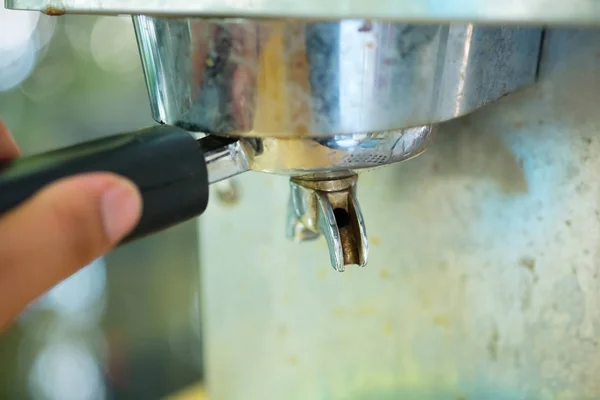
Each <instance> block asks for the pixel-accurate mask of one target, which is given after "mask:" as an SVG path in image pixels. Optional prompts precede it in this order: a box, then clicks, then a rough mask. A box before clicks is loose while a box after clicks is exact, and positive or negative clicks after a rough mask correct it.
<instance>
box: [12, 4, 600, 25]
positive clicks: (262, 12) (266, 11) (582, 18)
mask: <svg viewBox="0 0 600 400" xmlns="http://www.w3.org/2000/svg"><path fill="white" fill-rule="evenodd" d="M5 3H6V7H7V8H15V9H27V10H42V11H44V12H47V13H49V14H60V13H64V12H67V13H98V14H135V15H139V14H154V15H196V16H209V17H213V16H236V17H246V18H248V17H258V18H262V17H281V18H299V17H301V18H335V19H343V18H356V17H361V18H383V19H397V20H403V21H415V22H424V21H427V22H446V21H450V20H451V21H477V22H487V23H489V22H512V23H514V22H521V23H523V22H524V23H531V22H536V23H555V24H556V23H562V24H571V25H572V24H586V23H594V22H595V23H597V22H600V2H598V0H569V1H565V0H505V1H498V0H428V1H423V0H370V1H365V0H329V1H321V0H303V1H296V0H253V1H240V0H203V1H190V0H94V1H90V0H5Z"/></svg>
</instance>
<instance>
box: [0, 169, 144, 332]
mask: <svg viewBox="0 0 600 400" xmlns="http://www.w3.org/2000/svg"><path fill="white" fill-rule="evenodd" d="M140 214H141V197H140V194H139V192H138V191H137V189H136V187H135V186H134V185H133V184H131V183H130V182H129V181H126V180H124V179H122V178H120V177H118V176H116V175H112V174H108V173H95V174H87V175H81V176H78V177H73V178H67V179H64V180H61V181H59V182H57V183H54V184H52V185H50V186H49V187H47V188H46V189H44V190H42V191H41V192H40V193H38V194H37V195H36V196H34V197H33V198H32V199H30V200H29V201H27V203H26V204H24V205H23V206H21V207H19V208H18V209H16V210H14V211H11V212H9V214H7V215H5V216H3V217H2V218H0V331H2V327H3V326H6V324H7V323H8V322H10V321H11V320H12V319H13V318H14V317H15V316H16V315H18V313H19V312H20V311H21V310H22V309H23V308H24V307H25V306H26V305H27V304H28V303H29V302H31V301H32V300H34V299H35V298H37V297H38V296H39V295H41V294H42V293H44V292H45V291H47V290H48V289H49V288H51V287H52V286H53V285H54V284H56V283H57V282H59V281H60V280H63V279H65V278H67V277H68V276H69V275H71V274H72V273H74V272H75V271H77V270H78V269H79V268H81V267H82V266H84V265H87V264H89V263H90V262H91V261H93V260H94V259H96V258H97V257H99V256H100V255H102V254H104V253H105V252H106V251H108V250H110V249H111V248H112V247H113V246H114V245H115V244H116V243H118V242H119V241H120V240H121V239H122V238H123V237H124V236H125V235H127V233H129V232H130V231H131V230H132V229H133V228H134V226H135V225H136V224H137V221H138V220H139V218H140Z"/></svg>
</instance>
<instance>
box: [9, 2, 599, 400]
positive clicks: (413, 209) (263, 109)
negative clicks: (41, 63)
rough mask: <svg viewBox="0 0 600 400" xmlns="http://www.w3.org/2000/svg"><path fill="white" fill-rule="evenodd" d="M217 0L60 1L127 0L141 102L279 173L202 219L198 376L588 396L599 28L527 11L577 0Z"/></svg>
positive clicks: (246, 387)
mask: <svg viewBox="0 0 600 400" xmlns="http://www.w3.org/2000/svg"><path fill="white" fill-rule="evenodd" d="M218 3H219V4H217V2H202V3H198V2H179V1H177V0H173V1H171V2H169V1H156V2H145V3H144V4H142V2H136V1H131V2H127V3H123V2H113V1H111V0H106V1H104V2H100V3H98V2H93V3H92V2H87V1H84V0H69V1H66V2H63V3H61V8H60V9H59V11H60V12H63V11H65V12H71V11H72V12H92V13H93V12H97V13H106V12H107V11H108V12H112V11H119V12H130V13H132V14H135V15H136V16H134V17H133V21H134V27H135V31H136V35H137V38H138V43H139V47H140V54H141V58H142V65H143V68H144V71H145V73H146V82H147V86H148V92H149V96H150V100H151V104H152V112H153V115H154V117H155V119H156V120H157V121H158V122H161V123H166V124H170V125H174V126H177V127H179V128H182V129H185V130H188V131H192V132H201V133H205V134H209V135H211V136H209V138H210V137H213V136H216V137H219V138H230V139H232V141H231V142H228V143H226V144H224V145H223V146H222V147H219V148H218V149H216V150H215V151H213V152H211V154H210V155H207V156H205V160H206V162H208V163H209V164H210V165H214V166H215V173H216V174H217V175H216V176H219V177H220V178H219V179H223V178H226V177H228V176H233V175H235V174H238V173H240V172H244V171H248V170H255V171H259V172H264V173H268V174H271V175H283V176H285V177H289V178H290V183H289V185H287V186H286V185H279V186H277V185H276V184H275V183H274V182H277V183H281V181H280V180H277V179H275V177H273V176H269V175H266V174H248V175H245V176H244V177H243V179H241V182H242V184H241V186H242V190H243V191H242V192H243V193H244V197H243V198H242V200H241V201H240V202H239V204H238V205H237V207H226V206H222V205H218V204H213V205H211V206H210V212H209V213H207V214H206V215H205V217H204V220H203V222H204V223H203V228H202V229H204V232H203V233H204V234H203V237H202V245H203V247H202V248H203V249H205V252H204V254H203V265H204V266H203V273H204V275H203V279H204V280H203V287H202V289H203V307H204V310H205V312H204V316H205V318H204V329H205V331H206V332H207V339H206V348H207V349H208V350H207V358H206V362H207V371H208V380H209V386H210V387H211V395H212V396H214V397H215V398H219V399H245V398H248V394H249V393H250V394H251V397H253V398H261V399H281V398H289V399H293V398H298V399H304V398H328V399H329V398H331V399H346V398H351V399H362V398H365V399H386V398H425V399H429V398H431V399H440V398H491V399H502V398H595V397H597V396H598V395H599V394H600V391H599V390H598V386H597V383H596V381H597V380H596V379H595V378H592V377H591V376H592V375H593V376H595V375H596V374H595V373H594V372H593V371H595V370H596V369H598V368H599V367H600V366H599V365H598V361H597V360H598V359H600V358H599V357H598V356H599V354H598V350H597V343H596V342H597V331H598V321H599V318H598V316H599V315H600V313H599V311H598V307H597V304H598V295H597V294H598V293H600V290H598V282H597V275H598V274H597V271H598V268H600V264H599V263H598V257H597V253H598V251H597V238H598V224H597V220H596V219H595V217H594V215H596V216H597V215H598V212H597V204H598V200H599V199H598V196H597V193H598V192H599V191H598V187H597V186H598V185H596V184H595V182H597V181H598V179H597V178H598V177H597V176H596V175H597V174H596V173H595V172H594V171H597V170H598V168H596V167H597V165H596V164H597V162H596V161H595V157H593V155H594V154H595V153H596V150H597V146H596V144H597V143H600V142H599V141H598V138H597V136H598V135H597V134H596V132H598V127H599V126H600V122H599V121H598V120H597V112H596V111H595V109H594V107H595V106H591V105H595V104H598V101H600V99H598V95H597V93H600V90H597V89H598V79H597V77H598V76H600V73H599V71H598V68H597V67H596V65H597V58H596V57H597V54H598V52H599V51H600V49H598V45H597V43H600V40H598V31H596V30H590V31H585V30H581V31H580V30H573V31H568V30H561V29H558V28H555V27H554V26H545V28H544V29H542V24H569V23H577V24H585V23H596V22H598V21H599V20H600V14H599V10H600V8H599V6H598V4H597V2H595V1H584V0H581V1H579V2H575V3H571V4H569V5H568V7H567V6H565V3H564V2H563V3H560V2H555V1H551V0H545V1H521V2H518V3H511V4H502V5H498V4H499V3H497V2H494V3H495V4H496V5H497V6H496V7H493V6H492V5H491V4H492V3H491V2H488V1H480V2H471V1H466V2H461V3H460V4H458V3H457V2H444V4H441V3H436V2H433V3H431V2H430V3H428V4H430V6H427V7H425V6H423V7H422V8H418V7H417V5H418V4H417V2H415V1H410V0H404V1H399V2H394V4H391V3H389V2H385V1H375V2H373V4H368V3H365V2H362V1H344V0H339V1H337V2H333V3H331V4H337V5H338V6H339V5H340V4H343V5H344V7H339V8H337V9H336V10H333V8H331V7H329V6H328V5H323V6H322V7H320V6H318V5H316V4H315V2H311V1H308V2H296V3H294V4H290V3H287V2H282V1H279V2H275V1H274V2H270V1H264V2H259V3H255V5H254V8H252V9H249V7H248V6H247V5H244V4H242V5H239V4H237V3H236V4H234V2H218ZM418 3H422V2H418ZM434 3H435V6H434ZM367 4H368V6H367ZM9 5H10V6H13V7H15V8H24V9H32V8H33V9H38V10H42V11H44V10H45V11H46V12H49V13H54V12H55V8H48V7H53V3H52V2H49V1H46V0H42V1H40V0H11V1H10V3H9ZM408 5H411V6H412V8H411V7H409V6H408ZM511 5H512V7H511ZM268 6H272V7H270V8H269V7H268ZM552 6H555V7H552ZM566 8H568V10H567V9H566ZM269 10H270V11H269ZM383 10H387V11H388V13H387V14H386V18H384V17H383V14H382V12H383ZM561 10H562V11H561ZM257 13H260V14H257ZM165 15H168V16H165ZM257 15H260V16H270V17H276V18H270V19H265V20H262V19H254V18H252V17H254V16H257ZM425 15H427V16H429V18H423V19H419V18H418V17H419V16H425ZM219 16H220V17H219ZM317 16H319V17H325V18H321V19H317ZM277 17H280V18H281V19H278V18H277ZM284 17H286V18H285V19H284ZM290 17H291V18H290ZM463 17H465V18H463ZM465 21H468V22H465ZM425 22H429V23H425ZM490 23H492V24H490ZM595 61H596V62H595ZM501 98H502V99H501ZM434 132H435V133H436V138H437V139H436V140H437V143H438V145H437V146H434V148H433V149H431V150H430V151H429V152H428V154H426V155H423V156H420V157H418V158H417V159H416V160H414V161H411V162H408V163H403V164H402V165H401V166H389V165H390V164H394V163H397V162H399V161H403V160H407V159H410V158H413V157H415V156H416V155H420V154H422V153H423V152H424V150H425V149H427V148H428V147H429V144H430V142H431V138H432V136H433V133H434ZM382 166H389V168H385V169H382V170H381V171H376V172H373V173H363V172H365V171H368V170H371V169H373V168H375V167H382ZM359 182H360V184H359ZM266 194H268V195H266ZM257 199H258V200H257ZM361 199H364V204H366V207H361V206H360V205H359V201H361ZM277 215H280V216H281V218H279V219H278V218H277V217H276V216H277ZM265 217H269V218H265ZM284 217H287V220H284ZM369 221H371V223H372V226H373V227H372V228H369V232H370V235H371V240H370V243H369V240H368V239H367V223H368V222H369ZM278 227H279V228H283V227H285V228H286V233H287V236H288V237H291V238H294V239H296V240H297V241H306V240H313V239H316V238H317V237H320V236H324V238H325V240H323V241H315V242H312V243H304V244H303V245H301V246H299V245H296V244H293V243H289V242H288V241H286V240H284V239H283V238H281V237H280V236H278V235H276V234H275V233H274V231H275V230H276V229H277V228H278ZM248 239H250V240H248ZM231 243H237V244H238V245H239V249H240V251H236V252H231V251H224V249H226V248H229V246H230V245H231ZM324 244H326V246H325V245H324ZM369 249H371V251H370V254H369ZM326 251H328V252H329V255H330V257H329V258H330V262H331V265H332V266H333V267H334V269H335V270H337V271H343V270H345V269H347V266H348V265H360V266H364V265H365V264H366V263H367V259H368V257H369V256H370V257H371V261H370V262H369V264H370V265H371V266H373V271H374V273H372V274H370V275H368V276H365V274H366V271H362V272H361V274H358V273H356V272H354V273H350V274H344V275H342V276H341V277H340V276H339V275H336V276H331V275H330V271H329V270H328V269H325V268H323V266H322V264H320V263H322V262H323V255H324V254H325V252H326ZM224 253H225V254H224ZM224 265H225V266H227V268H223V266H224ZM590 371H591V372H590ZM265 376H268V377H269V379H268V380H266V379H265V378H264V377H265Z"/></svg>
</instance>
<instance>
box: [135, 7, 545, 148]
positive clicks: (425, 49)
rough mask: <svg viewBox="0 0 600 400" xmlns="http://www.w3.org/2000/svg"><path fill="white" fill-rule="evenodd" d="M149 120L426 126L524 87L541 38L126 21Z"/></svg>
mask: <svg viewBox="0 0 600 400" xmlns="http://www.w3.org/2000/svg"><path fill="white" fill-rule="evenodd" d="M134 25H135V28H136V35H137V38H138V43H139V47H140V54H141V57H142V65H143V67H144V70H145V73H146V77H147V85H148V92H149V95H150V104H151V107H152V112H153V116H154V118H155V119H156V120H157V121H160V122H165V123H168V124H172V125H178V126H181V127H183V128H185V129H188V130H191V131H200V132H208V133H214V134H220V135H237V136H250V137H321V136H330V135H335V134H354V133H368V132H373V131H387V130H395V129H402V128H409V127H415V126H421V125H427V124H431V123H436V122H440V121H444V120H448V119H451V118H454V117H457V116H460V115H463V114H466V113H468V112H471V111H473V110H474V109H477V108H479V107H481V106H482V105H484V104H486V103H487V102H489V101H492V100H495V99H497V98H499V97H501V96H503V95H505V94H507V93H510V92H512V91H514V90H517V89H519V88H522V87H524V86H527V85H529V84H531V83H533V82H534V80H535V74H536V70H537V66H538V55H539V48H540V38H541V29H538V28H516V27H510V28H509V27H488V26H475V25H472V24H466V25H443V26H442V25H406V24H398V23H389V22H381V21H379V22H377V21H369V20H344V21H338V22H301V21H286V22H282V21H277V20H271V21H268V20H264V21H258V20H247V19H246V20H245V19H236V20H233V19H230V20H207V19H199V18H197V19H193V18H179V19H178V18H153V17H148V16H136V17H134Z"/></svg>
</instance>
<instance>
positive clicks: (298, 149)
mask: <svg viewBox="0 0 600 400" xmlns="http://www.w3.org/2000/svg"><path fill="white" fill-rule="evenodd" d="M433 133H434V129H433V127H431V126H420V127H416V128H408V129H403V130H400V129H399V130H395V131H387V132H372V133H357V134H353V135H337V136H331V137H328V138H298V139H284V138H257V139H241V140H240V141H239V146H240V147H241V150H242V151H243V152H244V155H245V157H246V162H247V165H248V167H249V168H250V169H252V170H254V171H261V172H268V173H273V174H278V175H289V176H301V175H307V174H318V173H336V172H344V171H348V170H360V169H365V168H375V167H379V166H382V165H389V164H393V163H396V162H399V161H404V160H408V159H410V158H413V157H416V156H417V155H419V154H421V153H422V152H424V151H425V150H426V149H427V147H428V146H429V144H430V143H431V141H432V136H433ZM236 151H239V150H236Z"/></svg>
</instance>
